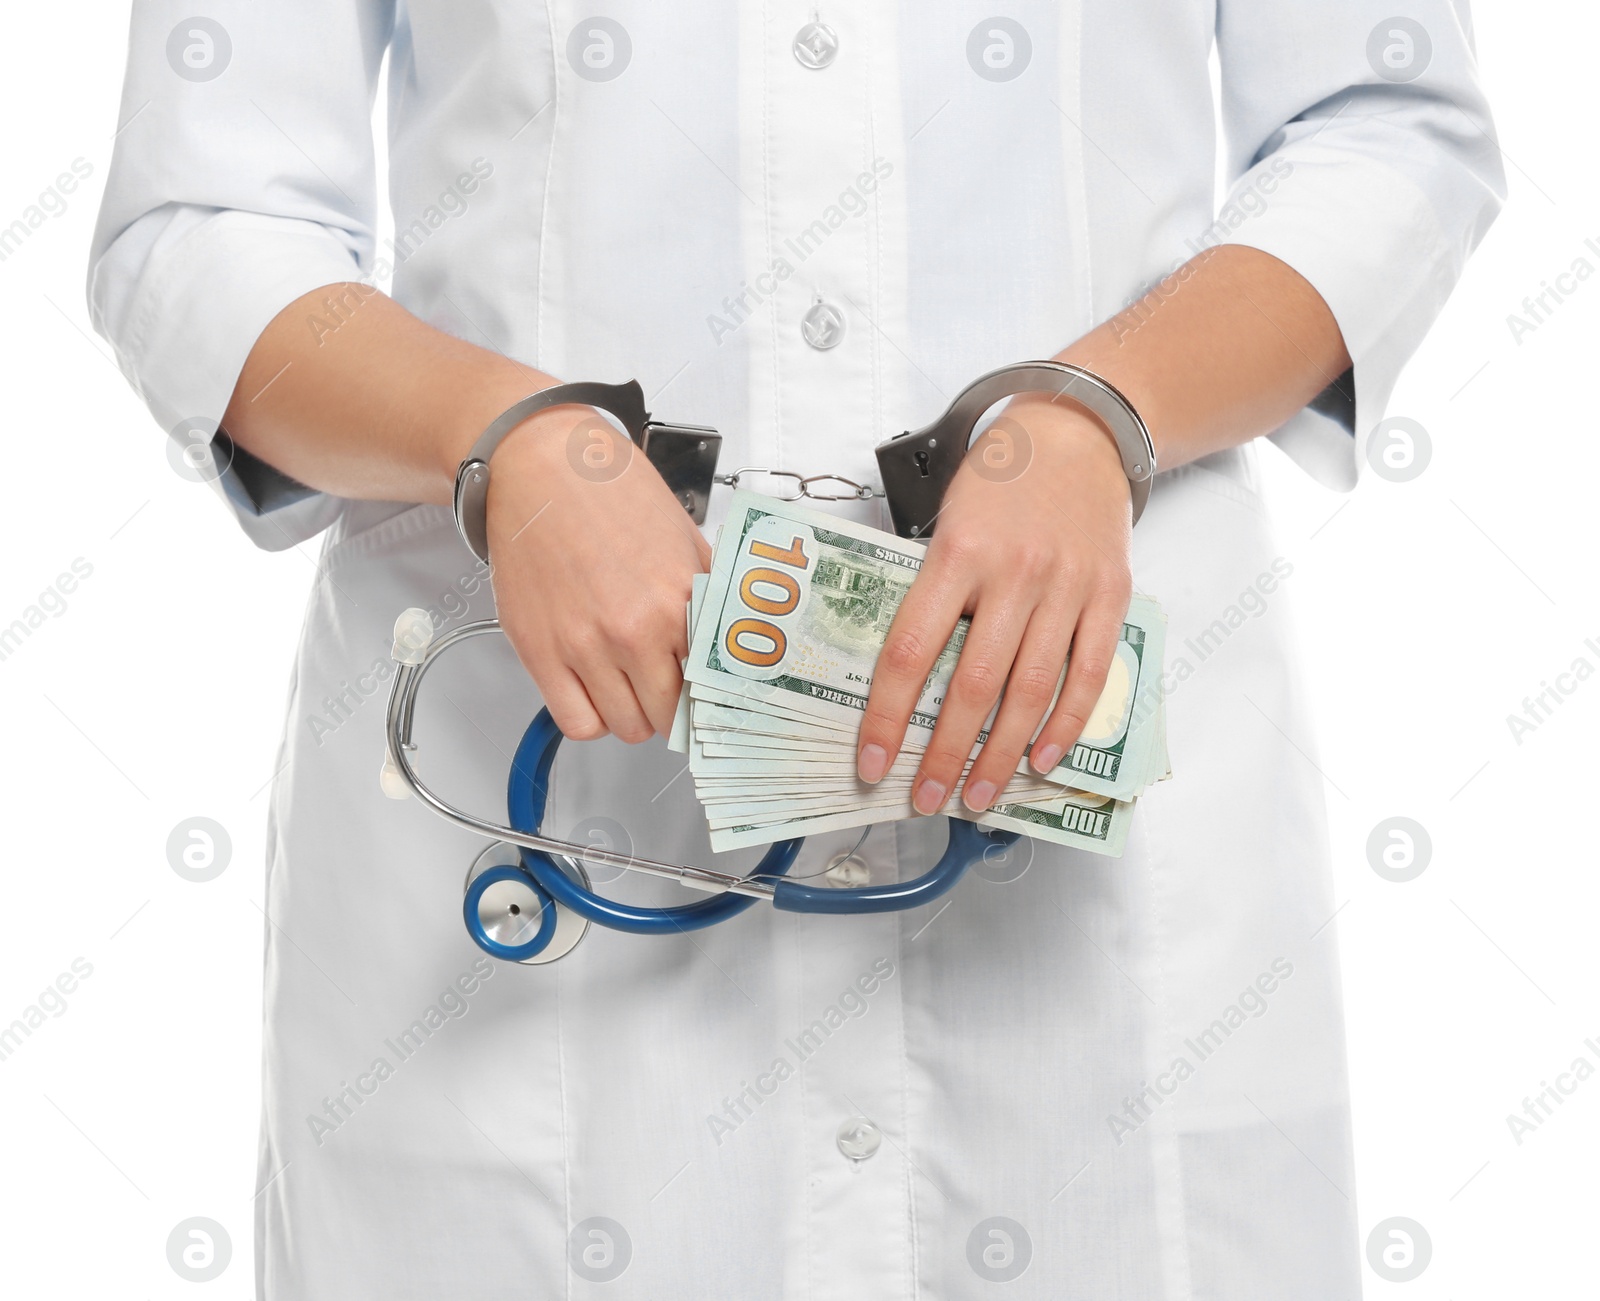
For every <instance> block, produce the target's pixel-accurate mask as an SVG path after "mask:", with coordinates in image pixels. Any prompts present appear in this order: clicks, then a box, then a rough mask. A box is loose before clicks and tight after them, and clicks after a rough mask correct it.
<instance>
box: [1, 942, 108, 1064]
mask: <svg viewBox="0 0 1600 1301" xmlns="http://www.w3.org/2000/svg"><path fill="white" fill-rule="evenodd" d="M71 967H72V970H71V971H63V972H62V973H61V974H60V975H59V976H57V977H56V978H55V980H54V981H52V982H51V983H50V984H48V985H46V986H45V987H44V989H42V990H41V991H40V992H39V996H38V997H37V998H35V999H34V1000H33V1002H31V1003H29V1004H28V1006H27V1007H25V1008H23V1009H22V1011H21V1012H20V1013H19V1014H18V1015H17V1017H16V1018H15V1019H14V1020H13V1021H12V1022H11V1024H10V1025H8V1026H5V1027H3V1028H0V1062H4V1061H9V1060H10V1059H11V1058H12V1057H13V1056H14V1055H15V1054H16V1051H17V1049H19V1048H20V1047H22V1045H23V1043H24V1041H26V1040H28V1039H31V1038H32V1037H33V1032H34V1031H35V1030H37V1029H39V1028H40V1027H41V1026H42V1025H44V1023H45V1017H46V1015H48V1016H50V1017H51V1018H52V1019H55V1020H59V1019H60V1018H61V1017H63V1016H65V1015H66V1014H67V1008H68V1006H69V1004H68V1003H67V996H68V995H69V994H76V993H77V992H78V983H79V982H80V981H83V980H87V979H89V977H90V976H92V975H94V965H93V964H92V963H91V962H90V961H89V959H88V958H74V959H73V960H72V963H71ZM74 972H76V973H77V974H76V975H74V974H73V973H74Z"/></svg>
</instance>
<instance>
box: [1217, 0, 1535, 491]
mask: <svg viewBox="0 0 1600 1301" xmlns="http://www.w3.org/2000/svg"><path fill="white" fill-rule="evenodd" d="M1406 12H1407V13H1408V14H1409V15H1410V19H1409V20H1407V19H1394V18H1393V17H1392V15H1393V8H1392V0H1293V2H1292V3H1285V0H1219V3H1218V5H1217V48H1218V57H1219V61H1220V64H1221V72H1222V119H1223V130H1224V135H1225V148H1226V151H1227V153H1226V159H1227V174H1228V176H1229V177H1230V178H1233V181H1232V186H1231V189H1230V191H1229V193H1228V197H1227V200H1226V202H1225V203H1224V204H1223V205H1222V207H1221V209H1220V211H1219V216H1218V221H1217V225H1216V226H1214V227H1213V228H1212V232H1211V235H1210V237H1209V238H1208V240H1207V243H1230V244H1244V245H1248V246H1250V247H1253V248H1257V249H1260V250H1262V251H1263V252H1266V253H1270V254H1272V255H1273V256H1274V257H1276V258H1278V259H1280V260H1281V261H1283V262H1285V263H1287V264H1288V265H1289V266H1291V267H1293V268H1294V269H1295V270H1296V271H1298V272H1299V273H1300V274H1301V275H1302V276H1304V277H1305V278H1306V280H1308V281H1309V282H1310V283H1311V284H1312V285H1313V286H1314V287H1315V288H1316V290H1317V291H1318V293H1320V294H1321V295H1322V298H1323V299H1324V301H1325V302H1326V303H1327V304H1328V307H1329V308H1330V310H1331V311H1332V312H1333V315H1334V319H1335V320H1336V321H1337V322H1338V325H1339V329H1340V330H1341V331H1342V332H1343V335H1344V341H1345V346H1346V347H1347V348H1348V350H1349V352H1350V356H1351V358H1352V360H1353V363H1354V365H1353V367H1352V370H1351V371H1347V372H1346V373H1345V374H1344V375H1343V376H1341V377H1339V378H1338V379H1337V380H1336V381H1334V383H1332V384H1330V386H1329V388H1328V389H1327V390H1326V391H1324V392H1323V394H1322V395H1321V396H1320V397H1319V398H1318V399H1317V400H1316V401H1314V402H1313V403H1312V404H1311V405H1310V406H1308V407H1307V408H1306V409H1305V410H1303V411H1301V412H1300V413H1299V414H1297V415H1296V416H1295V417H1294V418H1292V419H1291V420H1290V421H1289V422H1288V423H1287V424H1285V425H1284V426H1283V427H1282V428H1281V429H1279V430H1277V431H1276V432H1275V433H1274V434H1273V435H1272V439H1273V441H1274V442H1276V443H1277V444H1278V445H1279V446H1280V447H1281V448H1282V449H1283V450H1284V451H1285V452H1287V453H1288V454H1289V455H1290V456H1291V457H1292V458H1293V459H1294V460H1295V461H1297V462H1298V463H1299V464H1300V465H1301V466H1302V467H1303V468H1304V469H1306V470H1307V471H1308V472H1309V473H1310V474H1311V475H1312V476H1313V477H1314V478H1316V479H1317V480H1318V481H1319V482H1321V483H1323V484H1325V485H1326V486H1328V487H1331V488H1338V489H1341V490H1348V489H1350V488H1352V487H1354V486H1355V483H1356V479H1357V476H1358V473H1359V471H1360V467H1361V466H1362V465H1363V464H1364V463H1365V460H1366V455H1365V454H1366V443H1367V440H1368V438H1369V437H1370V435H1371V433H1372V430H1373V427H1374V426H1375V425H1377V424H1378V423H1379V422H1380V421H1382V420H1383V419H1384V413H1385V410H1386V408H1387V406H1388V402H1389V398H1390V394H1391V393H1392V391H1393V389H1394V385H1395V381H1396V379H1397V378H1398V377H1399V374H1400V370H1401V368H1402V367H1403V366H1404V364H1405V362H1406V361H1407V359H1408V358H1409V357H1410V356H1411V354H1412V353H1413V352H1414V351H1415V350H1416V348H1417V345H1418V344H1419V343H1420V342H1421V340H1422V337H1423V335H1424V334H1425V333H1426V332H1427V330H1428V328H1429V326H1430V325H1431V324H1432V323H1433V321H1434V318H1435V317H1436V316H1437V315H1438V314H1439V311H1440V309H1441V307H1442V306H1443V305H1444V301H1445V299H1446V298H1447V297H1448V296H1449V294H1450V291H1451V289H1452V288H1453V287H1454V285H1455V283H1456V280H1457V279H1458V278H1459V276H1460V274H1461V270H1462V267H1463V265H1464V264H1465V262H1466V259H1467V256H1468V254H1469V253H1470V252H1471V251H1472V249H1473V248H1474V247H1475V246H1476V245H1477V243H1478V241H1479V240H1480V239H1481V238H1482V236H1483V234H1484V232H1485V231H1486V230H1487V229H1488V227H1489V225H1490V223H1491V222H1493V220H1494V218H1495V215H1496V214H1497V213H1498V211H1499V208H1500V203H1501V201H1502V200H1503V198H1504V195H1505V177H1504V172H1503V169H1502V166H1501V161H1500V151H1499V147H1498V145H1497V144H1496V142H1495V139H1494V125H1493V123H1492V121H1491V119H1490V116H1489V109H1488V105H1487V104H1486V103H1485V101H1484V97H1483V94H1482V91H1481V90H1480V88H1479V85H1478V80H1477V70H1476V59H1475V55H1474V51H1473V42H1472V33H1471V29H1470V17H1469V15H1468V12H1467V4H1466V2H1465V0H1456V2H1454V3H1452V0H1414V2H1413V3H1412V4H1410V5H1409V6H1407V7H1406ZM1380 70H1381V71H1380Z"/></svg>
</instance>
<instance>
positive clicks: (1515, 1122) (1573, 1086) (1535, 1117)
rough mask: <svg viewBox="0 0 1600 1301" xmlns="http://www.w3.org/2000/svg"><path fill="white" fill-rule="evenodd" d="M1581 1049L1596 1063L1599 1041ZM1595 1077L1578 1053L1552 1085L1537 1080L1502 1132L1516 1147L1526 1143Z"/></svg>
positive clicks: (1588, 1041) (1591, 1064) (1599, 1058)
mask: <svg viewBox="0 0 1600 1301" xmlns="http://www.w3.org/2000/svg"><path fill="white" fill-rule="evenodd" d="M1583 1046H1584V1047H1585V1048H1587V1049H1588V1050H1589V1051H1590V1052H1592V1053H1593V1054H1594V1055H1595V1059H1596V1060H1597V1061H1600V1041H1597V1040H1596V1039H1594V1038H1589V1039H1585V1040H1584V1041H1583ZM1594 1074H1595V1065H1594V1062H1592V1061H1590V1060H1589V1058H1588V1057H1586V1056H1584V1054H1582V1053H1579V1054H1578V1055H1577V1056H1576V1057H1574V1058H1573V1059H1572V1062H1571V1064H1570V1065H1568V1067H1567V1069H1566V1070H1564V1071H1561V1072H1560V1073H1558V1074H1557V1075H1556V1082H1555V1083H1554V1084H1551V1083H1550V1081H1549V1080H1540V1081H1539V1085H1540V1089H1539V1092H1538V1093H1535V1094H1534V1095H1533V1097H1531V1098H1524V1099H1523V1100H1522V1114H1521V1115H1520V1116H1519V1115H1517V1114H1516V1113H1515V1112H1510V1113H1508V1114H1507V1116H1506V1128H1507V1129H1509V1130H1510V1131H1511V1137H1512V1139H1513V1140H1514V1141H1515V1142H1516V1145H1517V1146H1518V1147H1521V1146H1522V1145H1523V1143H1524V1142H1525V1141H1526V1140H1527V1138H1528V1135H1530V1134H1534V1133H1537V1132H1538V1130H1539V1127H1540V1126H1541V1125H1543V1124H1544V1123H1545V1121H1547V1120H1549V1119H1550V1117H1551V1116H1553V1115H1555V1109H1556V1108H1557V1107H1561V1106H1565V1105H1566V1101H1567V1099H1568V1098H1570V1097H1571V1096H1572V1095H1573V1094H1574V1093H1576V1092H1577V1091H1578V1086H1579V1085H1580V1084H1583V1083H1585V1082H1586V1081H1588V1080H1589V1079H1590V1078H1592V1077H1593V1075H1594Z"/></svg>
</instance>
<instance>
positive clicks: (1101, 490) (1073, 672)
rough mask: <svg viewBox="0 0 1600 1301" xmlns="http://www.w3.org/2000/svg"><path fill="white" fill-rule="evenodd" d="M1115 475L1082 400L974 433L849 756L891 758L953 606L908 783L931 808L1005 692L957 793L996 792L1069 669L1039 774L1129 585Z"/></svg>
mask: <svg viewBox="0 0 1600 1301" xmlns="http://www.w3.org/2000/svg"><path fill="white" fill-rule="evenodd" d="M1131 531H1132V525H1131V510H1130V505H1129V490H1128V480H1127V477H1126V476H1125V475H1124V474H1123V470H1122V462H1121V459H1120V457H1119V456H1118V454H1117V448H1116V444H1115V443H1114V442H1113V440H1112V438H1111V435H1110V434H1109V433H1108V432H1107V431H1106V429H1105V428H1104V427H1103V426H1102V425H1101V424H1100V423H1099V422H1098V421H1096V420H1095V419H1094V417H1092V416H1091V415H1089V414H1088V413H1087V412H1086V411H1084V410H1083V409H1082V408H1080V407H1077V406H1076V405H1075V404H1071V403H1068V402H1065V401H1062V402H1053V401H1051V400H1050V399H1048V398H1046V397H1044V396H1042V395H1041V396H1027V397H1023V398H1020V399H1018V400H1016V401H1014V402H1012V403H1011V404H1010V405H1009V406H1008V407H1007V408H1006V409H1005V412H1004V414H1003V415H1002V416H1001V417H1000V418H999V419H997V420H996V421H995V422H994V423H993V424H992V425H991V426H990V427H989V428H988V429H987V430H986V431H985V432H984V433H983V435H982V436H981V437H980V438H979V439H978V440H977V442H975V443H974V444H973V446H972V448H971V450H970V451H969V452H968V454H967V457H966V460H965V461H964V462H963V463H962V466H961V469H960V470H959V471H958V472H957V474H956V477H955V479H954V480H953V481H952V482H951V484H950V488H949V491H948V492H947V493H946V494H945V499H944V507H943V509H942V510H941V512H940V514H939V517H938V521H937V525H936V528H935V531H934V535H933V540H932V541H931V542H930V543H929V546H928V556H927V560H926V562H925V563H924V565H923V568H922V572H921V574H919V575H918V577H917V580H916V582H914V583H913V584H912V586H911V590H910V592H908V593H907V595H906V598H905V600H904V601H903V602H902V603H901V606H900V610H899V612H898V613H897V614H896V616H895V620H894V623H893V625H892V626H891V627H890V629H889V635H888V638H887V640H886V641H885V643H884V647H883V651H882V652H881V653H880V655H879V657H878V664H877V668H876V670H875V672H874V675H873V681H872V691H871V696H870V698H869V700H868V702H867V709H866V714H865V716H864V717H863V719H862V723H861V737H860V741H859V745H858V749H857V755H856V765H857V770H858V771H859V772H860V774H861V777H862V780H864V781H867V782H876V781H878V780H879V779H881V778H882V777H883V775H884V773H885V772H887V771H888V770H889V767H890V765H891V764H893V762H894V759H895V756H896V755H897V754H898V753H899V751H900V746H901V743H902V741H903V740H904V737H905V730H906V724H907V722H908V720H909V719H910V716H911V711H912V709H913V708H914V707H915V705H916V703H917V698H918V696H919V695H920V694H921V692H922V690H923V687H924V685H925V683H926V682H927V678H928V674H929V673H930V672H931V671H932V669H933V665H934V661H935V660H936V659H937V658H938V656H939V652H940V651H942V650H943V649H944V646H945V643H946V642H948V641H949V640H950V635H951V633H953V632H954V631H955V626H956V621H957V620H958V619H959V618H960V616H961V615H963V614H967V615H971V616H972V626H971V628H970V630H969V631H968V633H967V638H966V643H965V645H964V646H963V648H962V651H961V656H960V659H959V660H958V661H957V664H956V668H955V672H954V675H953V676H952V678H951V680H950V686H949V690H948V691H947V692H946V694H945V698H944V702H943V704H942V705H941V707H940V710H939V720H938V722H937V724H936V725H935V727H934V731H933V736H932V738H931V739H930V741H929V744H928V750H927V753H926V754H925V755H924V756H923V759H922V763H921V766H920V767H919V769H918V771H917V776H916V779H915V781H914V782H913V785H912V803H913V805H914V806H915V808H916V810H917V812H919V813H935V812H937V811H938V810H939V809H940V808H941V807H942V806H943V805H944V803H945V801H946V800H947V799H948V797H949V795H950V792H951V791H952V790H954V789H955V788H956V786H957V784H958V783H959V782H960V780H961V772H962V767H963V765H964V764H965V763H966V760H967V757H968V755H969V754H970V753H971V751H972V747H973V744H974V743H975V742H976V740H977V738H978V734H979V732H980V730H981V729H982V727H983V723H984V720H985V719H986V718H987V717H988V715H989V711H990V710H991V709H992V708H993V707H994V704H995V702H996V701H997V700H1000V699H1001V693H1002V691H1003V692H1004V700H1003V701H1002V703H1001V705H1000V710H999V713H998V715H997V716H996V718H995V722H994V725H993V727H992V728H991V729H990V732H989V737H988V740H987V741H986V742H985V743H984V746H983V749H982V751H981V753H980V754H979V755H978V757H977V758H976V759H975V760H973V764H972V771H971V773H970V775H969V776H968V778H967V782H966V785H965V787H964V788H963V789H962V799H963V802H964V803H965V804H966V805H967V807H968V808H969V809H972V810H973V811H975V812H981V811H982V810H983V809H986V808H988V807H989V806H990V805H991V804H993V803H994V801H995V797H996V796H997V795H998V794H999V793H1000V792H1001V791H1002V790H1003V789H1004V788H1005V785H1006V783H1007V782H1008V781H1009V780H1010V779H1011V777H1012V776H1013V775H1014V773H1015V772H1016V769H1017V764H1018V761H1019V760H1020V759H1021V757H1022V754H1023V751H1024V750H1026V749H1027V747H1028V742H1029V740H1030V739H1031V738H1032V737H1033V735H1034V731H1035V729H1036V728H1038V726H1039V723H1040V720H1041V719H1043V718H1044V717H1045V712H1046V710H1050V702H1051V699H1052V697H1054V695H1055V690H1056V685H1057V683H1058V682H1060V680H1061V669H1062V665H1063V664H1065V663H1066V662H1067V658H1068V656H1067V652H1068V650H1069V649H1070V650H1071V652H1072V655H1071V669H1070V672H1069V673H1068V675H1067V681H1066V684H1065V686H1064V687H1063V689H1062V691H1061V696H1060V699H1059V700H1058V701H1057V702H1056V705H1055V708H1054V709H1053V710H1050V717H1049V721H1048V722H1047V723H1046V724H1045V727H1044V729H1043V731H1041V732H1040V733H1039V736H1038V739H1037V741H1036V742H1035V744H1034V748H1033V756H1032V765H1033V767H1034V768H1035V769H1036V770H1037V771H1040V772H1048V771H1049V770H1050V769H1051V768H1053V767H1055V765H1056V764H1057V763H1058V762H1059V761H1060V758H1061V756H1062V755H1063V754H1065V753H1066V751H1067V750H1068V748H1069V747H1070V746H1071V745H1072V744H1073V742H1075V741H1076V740H1077V739H1078V736H1079V734H1080V733H1081V732H1082V731H1083V726H1084V723H1085V722H1086V721H1087V720H1088V718H1089V715H1090V712H1091V711H1092V710H1093V708H1094V705H1095V702H1096V701H1097V700H1098V699H1099V697H1100V692H1101V691H1102V689H1103V688H1104V687H1105V681H1106V674H1107V672H1108V671H1109V669H1110V665H1111V660H1112V657H1113V656H1114V655H1115V653H1116V645H1117V639H1118V638H1119V637H1120V636H1121V632H1122V622H1123V619H1124V617H1125V616H1126V614H1127V611H1128V598H1129V595H1130V593H1131V591H1132V578H1131V576H1130V573H1129V559H1128V551H1129V541H1130V534H1131Z"/></svg>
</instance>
